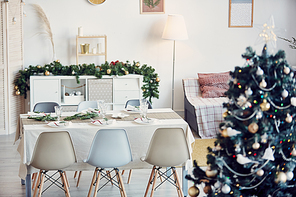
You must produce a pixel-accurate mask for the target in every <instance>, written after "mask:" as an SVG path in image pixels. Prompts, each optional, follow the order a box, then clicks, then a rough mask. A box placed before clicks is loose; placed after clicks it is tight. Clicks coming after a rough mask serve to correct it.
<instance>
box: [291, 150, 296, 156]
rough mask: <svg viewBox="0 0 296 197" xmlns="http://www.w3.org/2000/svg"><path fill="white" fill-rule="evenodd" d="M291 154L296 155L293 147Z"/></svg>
mask: <svg viewBox="0 0 296 197" xmlns="http://www.w3.org/2000/svg"><path fill="white" fill-rule="evenodd" d="M291 155H292V156H293V157H295V156H296V149H295V148H293V150H292V152H291Z"/></svg>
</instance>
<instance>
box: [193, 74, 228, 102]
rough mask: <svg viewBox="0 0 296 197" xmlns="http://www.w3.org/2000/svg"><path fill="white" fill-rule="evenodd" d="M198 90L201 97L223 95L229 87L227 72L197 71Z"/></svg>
mask: <svg viewBox="0 0 296 197" xmlns="http://www.w3.org/2000/svg"><path fill="white" fill-rule="evenodd" d="M197 75H198V81H199V85H200V90H201V94H202V97H203V98H217V97H223V96H225V95H224V92H226V91H227V90H228V89H229V85H228V80H229V79H230V75H229V72H223V73H197Z"/></svg>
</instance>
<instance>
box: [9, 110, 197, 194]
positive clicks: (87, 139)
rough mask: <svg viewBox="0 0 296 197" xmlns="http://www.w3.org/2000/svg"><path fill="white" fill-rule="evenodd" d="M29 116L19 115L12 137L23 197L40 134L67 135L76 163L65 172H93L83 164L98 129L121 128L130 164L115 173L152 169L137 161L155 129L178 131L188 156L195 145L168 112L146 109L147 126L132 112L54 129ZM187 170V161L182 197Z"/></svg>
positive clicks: (186, 129)
mask: <svg viewBox="0 0 296 197" xmlns="http://www.w3.org/2000/svg"><path fill="white" fill-rule="evenodd" d="M77 113H78V112H63V113H62V116H61V120H63V119H64V118H66V117H69V116H73V115H75V114H77ZM80 113H81V112H80ZM82 113H83V112H82ZM31 116H32V113H31V114H30V113H28V114H20V117H19V121H18V126H17V130H16V135H15V141H17V140H20V142H19V145H18V147H17V151H18V152H19V154H20V157H21V161H20V167H19V177H20V178H21V179H23V180H25V185H26V197H30V196H31V174H32V173H34V172H38V169H35V168H33V167H32V166H30V162H31V160H32V155H33V151H34V147H35V143H36V141H37V139H38V136H39V135H40V133H42V132H53V131H68V132H69V134H70V137H71V140H72V142H73V146H74V149H75V154H76V160H77V161H76V162H75V163H74V164H72V165H71V166H69V167H67V168H66V169H63V170H65V171H93V170H94V167H93V166H91V165H89V164H87V163H85V162H84V160H85V159H86V158H87V156H88V153H89V151H90V147H91V144H92V140H93V138H94V136H95V134H96V132H97V131H98V130H100V129H118V128H122V129H125V131H126V132H127V135H128V139H129V142H130V147H131V152H132V159H133V160H132V161H131V162H130V163H129V164H127V165H125V166H122V167H120V168H119V170H125V169H151V168H152V167H153V166H152V165H151V164H148V163H146V162H143V161H141V160H140V158H141V157H143V156H145V154H146V153H147V150H148V147H149V144H150V140H151V138H152V136H153V134H154V131H155V130H156V129H157V128H182V129H183V131H184V135H185V138H186V140H187V144H188V148H189V151H190V153H192V146H191V144H192V143H194V141H195V140H194V136H193V134H192V132H191V129H190V127H189V126H188V124H187V122H186V121H184V119H183V118H181V117H180V116H179V115H178V114H177V113H176V112H175V111H173V110H172V109H171V108H159V109H148V112H147V118H148V119H149V121H148V122H146V121H140V120H142V119H141V114H140V112H139V111H136V110H135V111H127V110H114V111H112V110H111V111H107V113H106V115H105V120H107V119H108V121H107V122H108V124H95V123H97V121H98V120H99V122H100V121H102V120H104V119H102V117H101V116H100V115H98V116H97V117H94V118H92V119H84V120H81V119H79V118H77V119H73V120H71V121H66V123H67V124H63V125H55V124H53V122H51V121H37V120H35V119H30V118H28V117H31ZM52 116H54V114H52ZM190 155H191V154H190ZM191 167H192V160H191V158H190V159H189V160H187V161H186V162H184V163H183V164H182V189H183V193H184V196H187V194H188V193H187V189H188V180H186V179H185V175H186V174H188V169H189V168H191Z"/></svg>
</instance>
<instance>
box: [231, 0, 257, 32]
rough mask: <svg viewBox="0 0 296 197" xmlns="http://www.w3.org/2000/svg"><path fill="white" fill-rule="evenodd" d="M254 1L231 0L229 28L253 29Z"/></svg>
mask: <svg viewBox="0 0 296 197" xmlns="http://www.w3.org/2000/svg"><path fill="white" fill-rule="evenodd" d="M253 7H254V0H229V24H228V27H253Z"/></svg>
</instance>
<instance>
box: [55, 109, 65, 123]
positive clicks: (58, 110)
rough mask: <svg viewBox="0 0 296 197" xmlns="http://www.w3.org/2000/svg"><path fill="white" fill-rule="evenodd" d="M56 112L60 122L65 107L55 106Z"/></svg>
mask: <svg viewBox="0 0 296 197" xmlns="http://www.w3.org/2000/svg"><path fill="white" fill-rule="evenodd" d="M54 111H55V114H56V116H57V117H58V121H60V118H61V115H62V112H63V107H62V106H54Z"/></svg>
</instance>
